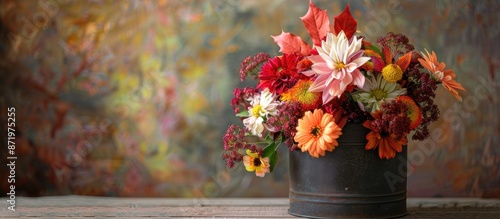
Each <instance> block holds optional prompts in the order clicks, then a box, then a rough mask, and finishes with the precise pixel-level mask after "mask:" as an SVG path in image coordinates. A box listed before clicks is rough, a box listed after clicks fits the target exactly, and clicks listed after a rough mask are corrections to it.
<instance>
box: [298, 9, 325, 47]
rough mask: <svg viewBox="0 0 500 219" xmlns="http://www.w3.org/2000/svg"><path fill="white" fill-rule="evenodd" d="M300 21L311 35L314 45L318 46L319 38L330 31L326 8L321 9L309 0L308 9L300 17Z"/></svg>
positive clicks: (319, 43)
mask: <svg viewBox="0 0 500 219" xmlns="http://www.w3.org/2000/svg"><path fill="white" fill-rule="evenodd" d="M300 19H301V20H302V23H304V26H305V27H306V29H307V32H309V35H311V39H312V41H313V44H314V45H317V46H320V45H321V39H323V38H324V37H325V36H326V33H328V31H330V27H329V26H330V21H329V20H328V14H327V13H326V10H321V9H320V8H318V7H316V5H314V4H313V3H312V1H309V9H308V10H307V13H306V14H305V15H304V16H303V17H301V18H300Z"/></svg>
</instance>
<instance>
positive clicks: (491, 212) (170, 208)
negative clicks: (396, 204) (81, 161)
mask: <svg viewBox="0 0 500 219" xmlns="http://www.w3.org/2000/svg"><path fill="white" fill-rule="evenodd" d="M2 199H3V201H2V202H1V203H2V204H0V206H1V210H0V217H2V218H67V217H72V218H108V217H116V218H294V217H293V216H291V215H289V214H288V213H287V210H288V199H287V198H210V199H176V198H112V197H86V196H52V197H40V198H28V197H16V207H15V210H16V211H15V212H13V211H10V210H8V204H7V202H6V200H7V198H6V197H3V198H2ZM407 203H408V206H407V207H408V215H407V216H406V217H403V218H436V219H437V218H453V219H460V218H471V219H473V218H474V219H481V218H487V219H490V218H491V219H499V218H500V199H479V198H408V201H407Z"/></svg>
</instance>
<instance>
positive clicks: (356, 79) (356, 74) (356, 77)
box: [351, 69, 365, 88]
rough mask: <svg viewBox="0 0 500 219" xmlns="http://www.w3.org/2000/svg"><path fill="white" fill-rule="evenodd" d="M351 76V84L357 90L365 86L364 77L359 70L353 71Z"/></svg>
mask: <svg viewBox="0 0 500 219" xmlns="http://www.w3.org/2000/svg"><path fill="white" fill-rule="evenodd" d="M351 75H352V77H353V84H354V85H356V86H358V87H359V88H363V85H364V84H365V76H364V75H363V74H362V73H361V72H360V71H359V69H356V70H354V71H353V72H352V73H351Z"/></svg>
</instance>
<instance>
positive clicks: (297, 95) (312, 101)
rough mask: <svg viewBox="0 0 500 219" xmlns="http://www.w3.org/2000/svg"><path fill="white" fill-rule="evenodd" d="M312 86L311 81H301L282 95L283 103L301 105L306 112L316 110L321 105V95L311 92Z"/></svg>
mask: <svg viewBox="0 0 500 219" xmlns="http://www.w3.org/2000/svg"><path fill="white" fill-rule="evenodd" d="M312 84H313V82H312V81H310V80H300V81H299V82H297V84H295V85H294V86H293V87H292V88H290V89H289V90H288V91H286V92H284V93H282V94H281V101H285V102H297V103H300V104H301V105H302V107H303V108H304V109H305V110H310V109H315V108H316V107H318V106H319V105H320V104H321V93H318V92H310V91H309V88H310V87H311V85H312Z"/></svg>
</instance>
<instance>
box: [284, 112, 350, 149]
mask: <svg viewBox="0 0 500 219" xmlns="http://www.w3.org/2000/svg"><path fill="white" fill-rule="evenodd" d="M341 130H342V129H341V128H340V127H339V126H338V125H337V124H336V123H335V118H334V117H333V116H332V115H331V114H328V113H323V110H321V109H315V110H314V112H311V111H307V112H306V113H305V115H304V117H302V118H301V119H299V125H298V126H297V133H296V134H295V137H294V140H295V141H296V142H297V143H298V147H299V148H300V149H301V150H302V152H305V151H309V154H310V155H311V156H313V157H316V158H318V157H319V156H320V155H321V156H325V151H333V149H334V148H335V147H336V146H338V145H339V143H338V142H337V138H339V136H340V135H342V132H341Z"/></svg>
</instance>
